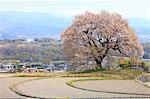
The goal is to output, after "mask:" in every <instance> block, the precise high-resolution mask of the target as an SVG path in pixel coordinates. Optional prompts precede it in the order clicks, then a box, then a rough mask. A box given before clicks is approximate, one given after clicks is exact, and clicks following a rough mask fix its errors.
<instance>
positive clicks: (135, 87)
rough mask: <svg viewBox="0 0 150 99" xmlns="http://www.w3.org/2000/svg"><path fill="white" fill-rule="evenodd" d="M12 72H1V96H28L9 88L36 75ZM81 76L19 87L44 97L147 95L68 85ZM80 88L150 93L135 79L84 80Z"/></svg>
mask: <svg viewBox="0 0 150 99" xmlns="http://www.w3.org/2000/svg"><path fill="white" fill-rule="evenodd" d="M10 76H12V75H11V74H8V75H3V74H0V98H2V99H4V98H15V99H16V98H25V99H26V98H27V97H23V96H20V95H18V94H16V93H14V92H13V91H11V90H10V89H9V86H11V85H12V84H17V83H19V82H22V81H26V80H30V79H35V78H34V77H30V78H29V77H10ZM72 79H79V78H48V79H41V80H32V81H29V82H25V83H22V84H19V85H18V86H17V89H18V90H19V91H21V92H23V93H24V94H26V95H30V96H36V97H43V98H67V97H71V98H99V97H145V95H144V96H143V95H133V94H116V93H105V92H95V91H88V90H81V89H77V88H73V87H70V86H68V85H66V82H67V81H69V80H72ZM75 85H76V86H77V87H79V88H83V89H90V90H98V91H101V90H105V91H114V92H118V91H119V92H128V93H130V92H131V93H133V92H135V93H140V94H149V92H150V88H147V87H145V86H142V85H141V84H139V83H137V82H135V81H134V80H100V81H82V82H76V83H75Z"/></svg>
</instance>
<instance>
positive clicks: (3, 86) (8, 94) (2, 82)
mask: <svg viewBox="0 0 150 99" xmlns="http://www.w3.org/2000/svg"><path fill="white" fill-rule="evenodd" d="M11 76H13V74H0V98H1V99H5V98H15V99H16V98H25V97H22V96H20V95H18V94H16V93H14V92H12V91H11V90H10V89H9V86H11V85H12V84H14V83H18V82H21V81H25V80H29V79H31V78H24V77H22V78H19V77H11ZM32 79H33V78H32Z"/></svg>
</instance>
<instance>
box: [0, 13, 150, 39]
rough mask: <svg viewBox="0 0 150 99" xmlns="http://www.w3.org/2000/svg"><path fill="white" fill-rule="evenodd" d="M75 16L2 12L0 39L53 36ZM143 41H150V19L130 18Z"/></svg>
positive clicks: (62, 29) (57, 36) (0, 15)
mask: <svg viewBox="0 0 150 99" xmlns="http://www.w3.org/2000/svg"><path fill="white" fill-rule="evenodd" d="M72 19H73V17H70V16H53V15H51V14H47V13H37V12H0V39H15V38H40V37H52V38H56V39H60V33H61V32H63V31H64V29H65V28H67V27H68V26H69V25H71V22H72ZM128 20H129V23H130V25H131V26H132V27H133V28H134V30H135V31H136V33H137V34H138V36H139V38H140V39H141V41H142V42H147V41H149V42H150V20H145V19H140V18H129V19H128Z"/></svg>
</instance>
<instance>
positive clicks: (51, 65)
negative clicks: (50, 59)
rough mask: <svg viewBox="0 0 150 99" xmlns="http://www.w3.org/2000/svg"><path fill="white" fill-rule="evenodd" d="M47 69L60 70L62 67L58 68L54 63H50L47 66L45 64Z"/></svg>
mask: <svg viewBox="0 0 150 99" xmlns="http://www.w3.org/2000/svg"><path fill="white" fill-rule="evenodd" d="M44 69H45V70H47V71H49V72H50V71H59V70H60V69H59V68H57V67H56V66H55V65H53V64H50V65H47V66H45V68H44Z"/></svg>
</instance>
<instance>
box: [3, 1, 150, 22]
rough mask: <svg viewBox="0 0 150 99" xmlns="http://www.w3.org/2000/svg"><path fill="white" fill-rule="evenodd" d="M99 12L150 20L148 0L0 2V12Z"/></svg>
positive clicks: (71, 13) (58, 14) (73, 13)
mask: <svg viewBox="0 0 150 99" xmlns="http://www.w3.org/2000/svg"><path fill="white" fill-rule="evenodd" d="M100 10H107V11H110V12H117V13H119V14H121V15H123V16H124V17H129V18H130V17H131V18H132V17H137V18H142V19H148V20H150V0H0V11H19V12H42V13H49V14H52V15H54V16H62V17H63V16H64V17H66V16H75V15H77V14H81V13H83V12H85V11H92V12H96V13H97V12H99V11H100Z"/></svg>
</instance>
